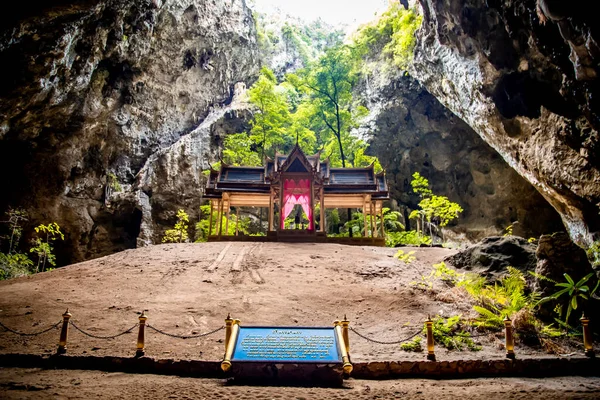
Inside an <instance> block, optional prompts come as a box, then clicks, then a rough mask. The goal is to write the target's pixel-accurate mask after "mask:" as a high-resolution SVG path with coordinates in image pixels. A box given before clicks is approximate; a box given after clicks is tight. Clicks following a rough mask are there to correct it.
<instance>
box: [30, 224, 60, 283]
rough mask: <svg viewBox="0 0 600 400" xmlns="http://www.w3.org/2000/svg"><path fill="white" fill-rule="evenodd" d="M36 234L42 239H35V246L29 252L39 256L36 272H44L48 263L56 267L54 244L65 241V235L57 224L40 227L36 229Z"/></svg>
mask: <svg viewBox="0 0 600 400" xmlns="http://www.w3.org/2000/svg"><path fill="white" fill-rule="evenodd" d="M35 232H36V233H37V234H38V235H41V237H40V236H38V237H37V238H34V239H33V241H32V243H33V245H34V246H33V247H32V248H31V249H30V250H29V251H30V252H31V253H35V254H37V256H38V262H37V265H36V267H35V272H43V271H44V270H45V269H46V262H48V264H50V265H52V266H56V256H55V255H54V247H53V246H52V242H54V241H56V240H57V239H59V238H60V240H65V235H63V233H62V232H61V231H60V226H58V224H57V223H56V222H51V223H49V224H48V225H43V224H41V225H38V226H36V227H35Z"/></svg>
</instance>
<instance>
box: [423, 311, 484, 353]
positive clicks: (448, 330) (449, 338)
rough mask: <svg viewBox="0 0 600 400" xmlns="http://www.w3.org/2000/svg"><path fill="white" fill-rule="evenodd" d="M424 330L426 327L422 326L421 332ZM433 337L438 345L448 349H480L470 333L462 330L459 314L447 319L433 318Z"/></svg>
mask: <svg viewBox="0 0 600 400" xmlns="http://www.w3.org/2000/svg"><path fill="white" fill-rule="evenodd" d="M426 332H427V329H426V328H423V333H426ZM433 339H434V340H435V342H436V343H438V344H439V345H440V346H442V347H445V348H446V349H448V350H459V351H462V350H464V349H465V348H466V349H469V350H471V351H479V350H481V346H478V345H477V344H475V342H473V339H472V338H471V334H470V333H468V332H465V331H464V329H463V323H462V321H461V316H460V315H455V316H453V317H449V318H448V319H444V318H443V317H439V316H438V317H436V318H434V320H433Z"/></svg>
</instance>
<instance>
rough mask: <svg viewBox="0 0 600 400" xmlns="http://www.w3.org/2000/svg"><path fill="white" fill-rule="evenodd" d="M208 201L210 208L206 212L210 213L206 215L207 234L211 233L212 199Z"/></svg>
mask: <svg viewBox="0 0 600 400" xmlns="http://www.w3.org/2000/svg"><path fill="white" fill-rule="evenodd" d="M209 203H210V209H209V211H208V213H209V214H210V215H209V217H208V236H210V235H212V220H213V218H212V215H213V201H212V200H209Z"/></svg>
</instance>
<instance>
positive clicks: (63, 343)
mask: <svg viewBox="0 0 600 400" xmlns="http://www.w3.org/2000/svg"><path fill="white" fill-rule="evenodd" d="M62 317H63V324H62V329H61V330H60V339H59V341H58V350H57V351H56V353H57V354H65V353H66V352H67V338H68V336H69V319H70V318H71V313H70V312H69V309H68V308H67V311H65V313H64V314H63V315H62Z"/></svg>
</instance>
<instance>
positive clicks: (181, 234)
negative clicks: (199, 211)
mask: <svg viewBox="0 0 600 400" xmlns="http://www.w3.org/2000/svg"><path fill="white" fill-rule="evenodd" d="M189 222H190V217H189V216H188V215H187V213H186V212H185V211H184V210H182V209H179V210H177V222H176V223H175V226H174V227H173V229H167V230H166V231H165V236H163V239H162V242H163V243H183V242H185V241H187V239H188V237H189V235H188V223H189Z"/></svg>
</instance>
